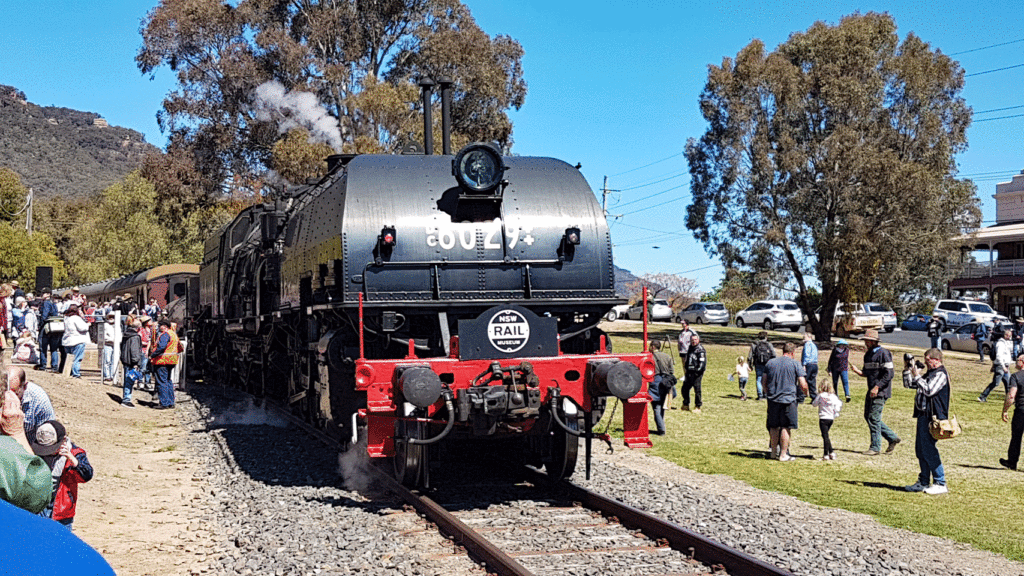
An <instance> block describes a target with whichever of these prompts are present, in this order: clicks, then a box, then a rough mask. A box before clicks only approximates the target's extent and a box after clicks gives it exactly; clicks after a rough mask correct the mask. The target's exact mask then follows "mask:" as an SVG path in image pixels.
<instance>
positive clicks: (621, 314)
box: [604, 304, 629, 322]
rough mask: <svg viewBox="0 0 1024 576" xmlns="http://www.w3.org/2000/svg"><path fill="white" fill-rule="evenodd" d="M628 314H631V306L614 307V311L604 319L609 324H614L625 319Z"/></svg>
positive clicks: (609, 312) (620, 305) (610, 311)
mask: <svg viewBox="0 0 1024 576" xmlns="http://www.w3.org/2000/svg"><path fill="white" fill-rule="evenodd" d="M626 312H629V304H619V305H618V306H613V307H612V309H611V310H609V311H608V313H607V314H605V315H604V319H605V320H607V321H609V322H614V321H616V320H618V319H619V318H625V317H626Z"/></svg>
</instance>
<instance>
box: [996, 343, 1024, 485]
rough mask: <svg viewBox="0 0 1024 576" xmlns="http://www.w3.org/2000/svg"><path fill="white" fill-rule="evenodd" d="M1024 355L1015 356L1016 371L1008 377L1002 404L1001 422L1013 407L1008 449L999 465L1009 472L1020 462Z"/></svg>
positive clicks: (1022, 435)
mask: <svg viewBox="0 0 1024 576" xmlns="http://www.w3.org/2000/svg"><path fill="white" fill-rule="evenodd" d="M1022 388H1024V354H1021V355H1019V356H1017V371H1016V372H1014V373H1013V374H1012V375H1011V376H1010V391H1009V392H1007V393H1006V401H1005V402H1003V422H1007V421H1009V411H1010V406H1013V421H1012V422H1010V447H1009V449H1008V450H1007V451H1006V458H1000V459H999V463H1000V464H1002V465H1003V466H1005V467H1007V468H1009V469H1010V470H1016V469H1017V461H1018V460H1020V444H1021V438H1022V437H1024V391H1022V390H1021V389H1022Z"/></svg>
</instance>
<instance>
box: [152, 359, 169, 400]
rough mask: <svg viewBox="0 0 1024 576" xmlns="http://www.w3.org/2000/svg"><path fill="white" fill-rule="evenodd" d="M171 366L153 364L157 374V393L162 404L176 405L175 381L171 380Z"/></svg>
mask: <svg viewBox="0 0 1024 576" xmlns="http://www.w3.org/2000/svg"><path fill="white" fill-rule="evenodd" d="M171 368H173V366H168V365H164V364H155V365H153V371H154V372H155V374H156V394H157V397H159V398H160V405H161V406H174V383H172V382H171Z"/></svg>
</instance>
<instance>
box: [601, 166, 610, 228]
mask: <svg viewBox="0 0 1024 576" xmlns="http://www.w3.org/2000/svg"><path fill="white" fill-rule="evenodd" d="M601 211H602V212H604V217H605V218H607V217H608V176H605V177H604V189H603V190H602V191H601Z"/></svg>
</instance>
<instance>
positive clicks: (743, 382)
mask: <svg viewBox="0 0 1024 576" xmlns="http://www.w3.org/2000/svg"><path fill="white" fill-rule="evenodd" d="M733 377H736V378H737V379H738V380H739V381H740V400H746V399H747V378H748V377H750V366H747V358H746V356H738V357H737V358H736V370H734V371H733V373H732V374H730V375H729V380H732V379H733Z"/></svg>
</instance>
